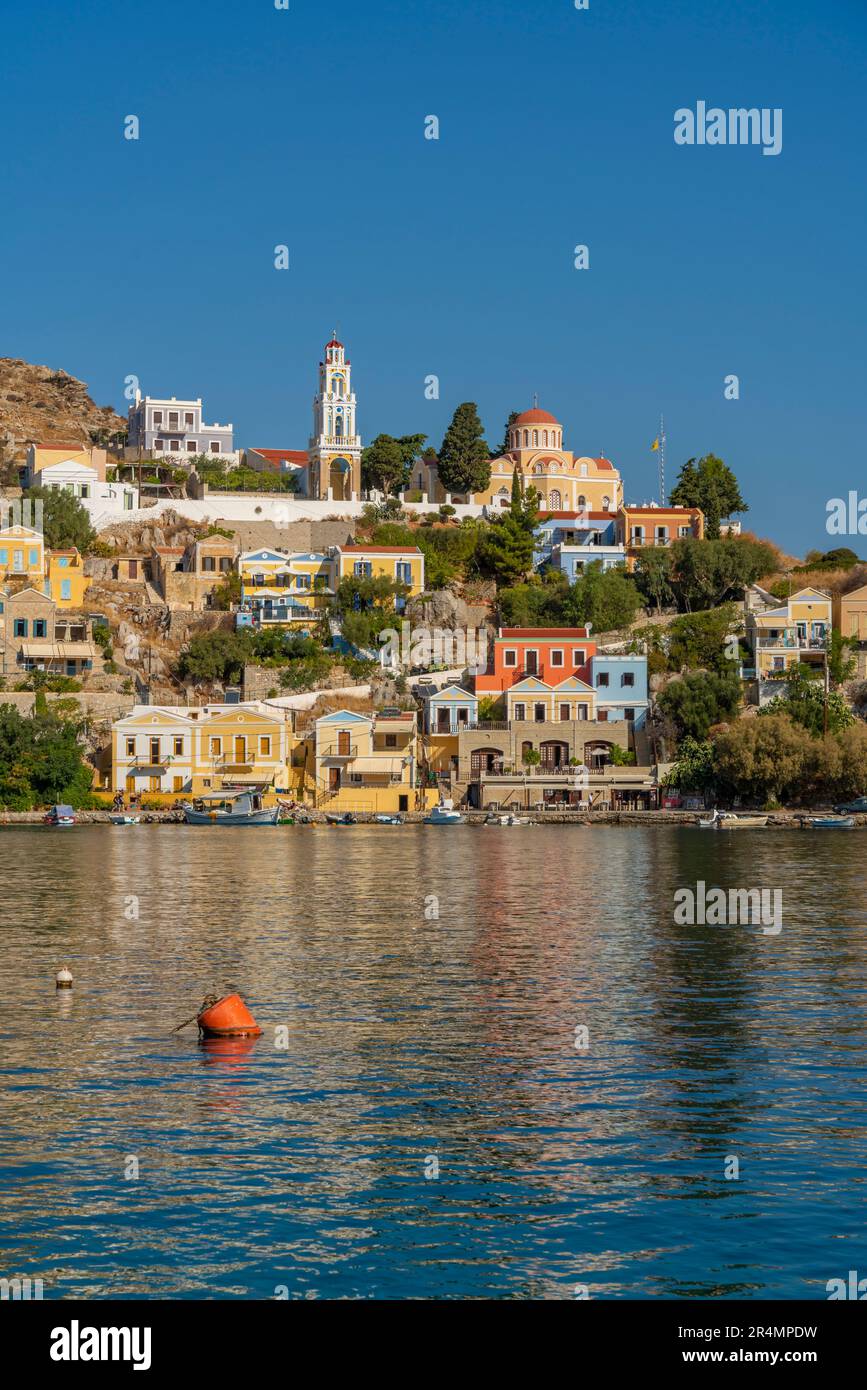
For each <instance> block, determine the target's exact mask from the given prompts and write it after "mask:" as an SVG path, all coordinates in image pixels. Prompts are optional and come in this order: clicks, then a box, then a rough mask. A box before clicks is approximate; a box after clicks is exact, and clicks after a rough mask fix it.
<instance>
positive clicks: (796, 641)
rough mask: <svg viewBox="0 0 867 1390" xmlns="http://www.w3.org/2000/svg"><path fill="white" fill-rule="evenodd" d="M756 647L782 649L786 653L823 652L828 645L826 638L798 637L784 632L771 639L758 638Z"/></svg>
mask: <svg viewBox="0 0 867 1390" xmlns="http://www.w3.org/2000/svg"><path fill="white" fill-rule="evenodd" d="M757 645H758V646H759V647H776V648H784V649H786V650H787V651H802V652H803V651H810V652H823V651H825V649H826V647H827V645H828V643H827V638H826V637H799V636H797V634H795V633H793V632H784V633H779V634H777V635H776V636H773V637H759V639H758V644H757Z"/></svg>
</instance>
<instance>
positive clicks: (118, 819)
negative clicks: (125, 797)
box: [111, 813, 141, 825]
mask: <svg viewBox="0 0 867 1390" xmlns="http://www.w3.org/2000/svg"><path fill="white" fill-rule="evenodd" d="M140 820H141V816H136V815H134V814H129V813H124V814H118V815H116V816H112V818H111V823H112V825H138V824H139V822H140Z"/></svg>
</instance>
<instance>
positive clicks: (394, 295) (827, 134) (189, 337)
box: [0, 0, 867, 553]
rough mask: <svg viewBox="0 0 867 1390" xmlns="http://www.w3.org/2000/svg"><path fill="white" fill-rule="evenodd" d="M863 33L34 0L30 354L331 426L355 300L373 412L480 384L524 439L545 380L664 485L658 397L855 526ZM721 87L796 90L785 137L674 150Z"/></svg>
mask: <svg viewBox="0 0 867 1390" xmlns="http://www.w3.org/2000/svg"><path fill="white" fill-rule="evenodd" d="M865 48H867V7H865V4H864V3H863V0H827V3H824V4H821V5H820V4H815V3H812V2H811V3H807V0H763V2H760V0H754V3H745V2H744V0H726V3H723V0H713V2H712V0H665V3H651V0H590V9H589V10H588V11H577V10H575V8H574V5H573V0H532V3H531V0H523V2H522V3H516V2H515V0H504V3H496V0H486V2H485V3H482V0H437V3H432V2H431V0H379V3H360V2H357V3H352V2H351V0H331V3H328V4H323V3H322V2H321V0H290V9H289V10H288V11H278V10H276V9H275V8H274V6H273V0H243V2H242V3H238V2H236V3H229V0H183V3H181V4H178V3H173V4H169V3H166V0H150V3H148V0H141V2H140V3H137V4H135V5H129V4H121V3H119V0H114V2H113V3H112V2H111V0H89V3H88V0H83V3H80V4H76V5H75V6H73V5H70V4H68V3H67V2H66V0H44V3H40V4H38V5H36V4H30V5H25V4H24V3H23V0H18V3H17V4H16V5H15V6H14V8H12V7H9V6H7V7H5V8H4V14H3V51H4V63H3V82H2V84H0V118H2V131H3V138H2V144H0V149H2V153H0V171H2V188H3V212H2V218H0V328H2V335H0V355H5V356H20V357H24V358H26V359H28V360H31V361H35V362H40V363H46V364H48V365H50V366H52V367H63V368H65V369H66V370H68V371H70V372H72V373H73V374H74V375H75V376H78V377H81V378H82V379H83V380H85V381H87V382H88V383H89V385H90V388H91V392H92V394H93V395H94V397H95V399H96V400H97V402H98V403H99V404H108V403H112V404H114V405H115V406H116V408H118V409H120V410H121V411H122V412H123V411H125V402H124V400H123V381H124V377H125V376H126V375H127V374H129V373H136V374H137V375H138V377H139V378H140V380H141V384H142V388H143V390H145V391H146V392H149V393H150V394H152V395H166V394H168V395H177V396H179V397H181V396H199V395H201V396H202V397H203V398H204V401H205V407H206V411H207V418H208V419H209V420H211V421H221V422H225V421H228V420H231V421H233V423H234V424H235V427H236V442H237V443H239V444H242V445H244V444H252V445H264V446H269V447H294V448H304V447H305V446H306V443H307V436H308V433H309V428H310V401H311V397H312V394H313V391H314V390H315V383H316V366H317V362H318V361H319V357H320V355H321V349H322V346H323V345H324V343H325V342H326V340H327V338H328V337H329V336H330V332H331V329H332V328H333V327H334V326H335V324H339V326H340V331H341V337H342V338H343V340H344V341H345V342H346V344H347V346H348V348H349V352H350V356H351V359H352V363H353V368H354V385H355V388H356V390H357V392H358V397H359V421H360V427H361V430H362V433H363V436H364V438H365V439H366V440H370V439H371V438H372V437H373V436H374V435H375V434H377V433H379V432H381V431H386V432H388V433H392V434H401V433H405V432H410V431H412V432H415V431H421V432H424V433H426V434H428V435H429V437H430V439H431V441H432V442H433V443H434V444H435V445H438V444H439V443H440V441H441V439H442V434H443V431H444V428H445V426H446V425H447V423H448V420H449V418H450V416H451V413H452V411H453V409H454V407H455V406H456V405H457V404H458V403H459V402H461V401H463V400H475V401H477V402H478V404H479V408H480V411H481V415H482V419H483V421H484V424H485V427H486V431H487V433H488V437H489V439H490V441H491V442H492V443H498V442H499V441H500V438H501V436H502V431H503V425H504V421H505V418H506V415H507V414H508V412H509V410H511V409H513V408H517V409H521V408H523V407H525V406H526V405H528V404H529V403H530V401H531V397H532V393H533V392H536V391H537V392H538V393H539V398H540V404H541V405H543V406H544V407H546V408H547V409H549V410H551V411H553V412H554V413H555V414H557V415H558V417H559V418H560V419H561V420H562V421H563V423H564V426H565V430H566V445H567V447H569V448H572V449H574V450H575V451H576V452H578V453H596V452H598V451H599V450H601V449H604V450H605V452H606V454H607V455H608V456H609V457H610V458H612V459H614V461H615V462H616V463H617V465H618V466H619V467H620V469H621V470H622V472H623V474H624V477H625V481H626V492H627V497H628V498H629V499H630V500H632V501H642V500H645V499H649V498H650V497H651V496H653V495H654V492H655V487H656V468H655V459H656V456H655V455H653V454H651V453H650V452H649V447H648V446H649V445H650V443H651V441H652V439H653V437H654V435H655V434H656V432H657V424H658V417H659V413H660V411H661V410H663V411H664V412H665V417H666V426H667V435H668V475H669V479H670V480H671V481H673V479H674V476H675V474H676V471H677V469H678V467H679V466H680V464H681V463H682V462H683V461H684V460H685V459H686V458H687V457H689V456H690V455H698V454H701V453H704V452H708V451H714V452H716V453H718V454H720V455H721V456H722V457H723V458H724V459H725V460H726V461H727V462H728V463H729V464H730V465H731V466H732V467H733V468H734V469H735V471H736V472H737V474H738V476H739V478H740V479H741V483H742V488H743V491H744V493H745V495H746V497H747V500H748V502H749V503H750V508H751V510H750V513H749V515H748V517H747V518H746V519H745V520H746V521H747V523H748V524H750V525H753V526H755V528H756V529H757V530H758V531H759V532H760V533H763V534H769V535H772V536H773V537H774V538H775V539H777V540H779V541H780V542H781V543H782V544H783V545H784V546H785V547H787V548H789V549H790V550H792V551H793V552H795V553H799V552H800V553H802V552H803V551H804V550H805V549H806V548H808V547H810V546H814V545H819V546H821V547H823V548H827V546H830V545H832V544H836V543H839V542H836V541H834V540H832V539H831V538H829V537H828V536H827V535H826V533H825V529H824V522H825V502H826V500H827V498H828V497H830V496H833V495H843V494H845V492H846V491H847V490H848V489H849V488H850V487H855V488H859V487H860V489H861V491H862V492H865V493H867V480H865V481H863V482H862V479H864V465H863V461H862V437H863V434H864V426H865V421H864V404H863V403H864V389H863V377H864V369H865V350H864V349H865V330H864V320H865V315H864V305H865V253H864V231H865V221H867V219H865V178H864V168H865V159H864V149H865V144H867V140H865V135H867V132H865V124H867V120H865V109H864V80H863V72H864V60H865ZM699 99H701V100H705V101H707V102H708V104H710V105H714V104H716V105H719V106H721V107H725V108H728V107H730V106H758V107H782V108H783V113H784V114H783V150H782V153H781V154H780V155H779V156H778V157H776V158H773V157H766V156H763V155H762V154H761V152H760V150H759V149H758V148H756V147H746V148H744V147H718V148H711V147H703V148H700V147H692V148H684V147H678V146H676V145H675V144H674V140H673V128H674V122H673V114H674V111H675V109H676V108H678V107H681V106H692V107H694V106H695V103H696V101H698V100H699ZM128 114H136V115H138V116H139V118H140V121H141V138H140V140H139V141H138V142H133V141H127V140H125V139H124V138H123V121H124V117H125V116H126V115H128ZM429 114H436V115H437V116H438V117H439V119H440V122H441V138H440V140H439V141H438V142H434V141H427V140H425V139H424V138H423V129H424V118H425V116H427V115H429ZM278 243H286V244H287V245H288V246H289V248H290V256H291V268H290V270H289V271H288V272H278V271H276V270H275V269H274V268H273V248H274V246H275V245H276V244H278ZM578 243H586V244H587V245H589V247H590V269H589V271H576V270H575V269H574V268H573V257H572V251H573V247H574V246H575V245H576V244H578ZM429 373H436V374H437V375H438V376H439V378H440V382H441V398H440V400H439V401H437V402H430V401H427V400H425V398H424V378H425V377H426V376H427V375H428V374H429ZM728 373H736V374H737V375H738V376H739V377H740V382H741V399H740V400H739V401H726V400H724V398H723V378H724V377H725V376H726V374H728ZM856 547H857V542H856ZM865 551H867V547H865Z"/></svg>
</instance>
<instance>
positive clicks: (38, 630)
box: [33, 618, 48, 637]
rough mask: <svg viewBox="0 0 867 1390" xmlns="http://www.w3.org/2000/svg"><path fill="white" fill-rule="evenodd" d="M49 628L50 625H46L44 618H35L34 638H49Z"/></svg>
mask: <svg viewBox="0 0 867 1390" xmlns="http://www.w3.org/2000/svg"><path fill="white" fill-rule="evenodd" d="M47 627H48V624H47V623H46V621H45V619H44V618H34V619H33V636H34V637H47V636H48V632H47Z"/></svg>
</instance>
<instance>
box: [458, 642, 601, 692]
mask: <svg viewBox="0 0 867 1390" xmlns="http://www.w3.org/2000/svg"><path fill="white" fill-rule="evenodd" d="M595 654H596V643H595V642H593V641H591V640H590V629H589V628H586V627H501V628H500V631H499V633H498V635H497V636H496V637H495V638H494V669H493V671H487V672H485V674H484V675H482V676H476V694H477V695H486V694H492V695H493V694H497V695H498V694H502V692H503V691H505V690H510V689H511V687H512V686H513V685H517V683H518V681H522V680H526V679H527V677H528V676H537V677H538V678H539V680H542V681H545V682H546V683H547V684H548V685H559V684H560V683H561V681H565V680H568V679H569V677H570V676H577V677H578V679H579V680H581V681H584V682H585V684H588V685H589V684H590V683H591V679H590V661H591V658H592V657H593V656H595Z"/></svg>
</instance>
